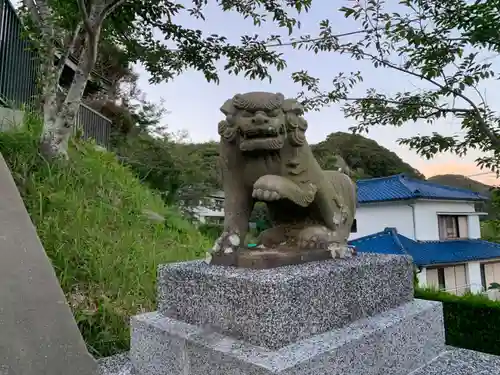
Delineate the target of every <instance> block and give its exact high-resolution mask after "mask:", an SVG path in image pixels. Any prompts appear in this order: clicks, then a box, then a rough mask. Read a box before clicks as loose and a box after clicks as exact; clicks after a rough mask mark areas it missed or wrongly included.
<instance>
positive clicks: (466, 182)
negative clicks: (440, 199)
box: [428, 174, 500, 219]
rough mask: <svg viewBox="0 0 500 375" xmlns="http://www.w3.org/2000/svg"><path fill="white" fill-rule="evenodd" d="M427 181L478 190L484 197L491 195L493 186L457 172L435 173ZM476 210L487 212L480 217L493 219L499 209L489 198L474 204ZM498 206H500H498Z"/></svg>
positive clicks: (498, 212)
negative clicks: (486, 214)
mask: <svg viewBox="0 0 500 375" xmlns="http://www.w3.org/2000/svg"><path fill="white" fill-rule="evenodd" d="M428 181H431V182H435V183H438V184H441V185H447V186H452V187H457V188H461V189H467V190H472V191H475V192H478V193H480V194H482V195H484V196H485V197H488V198H490V197H491V195H492V189H493V186H490V185H486V184H483V183H481V182H479V181H476V180H473V179H471V178H468V177H466V176H462V175H457V174H444V175H437V176H432V177H429V178H428ZM475 207H476V211H477V212H487V213H488V216H487V217H483V216H481V217H480V219H486V218H487V219H495V218H497V217H498V215H499V214H500V211H499V210H498V208H497V207H495V206H494V205H493V204H492V201H491V200H488V201H486V202H478V203H476V204H475ZM499 208H500V207H499Z"/></svg>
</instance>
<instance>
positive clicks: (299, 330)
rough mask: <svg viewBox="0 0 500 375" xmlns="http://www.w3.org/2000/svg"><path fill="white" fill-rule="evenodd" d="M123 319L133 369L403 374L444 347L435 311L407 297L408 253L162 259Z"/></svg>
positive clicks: (192, 373)
mask: <svg viewBox="0 0 500 375" xmlns="http://www.w3.org/2000/svg"><path fill="white" fill-rule="evenodd" d="M158 285H159V286H158V288H159V295H158V311H157V312H153V313H148V314H143V315H139V316H136V317H134V318H133V319H132V322H131V331H132V338H131V350H130V360H131V363H132V365H133V368H134V369H135V370H134V371H136V372H137V374H139V375H180V374H182V375H198V374H200V375H201V374H203V375H212V374H213V375H215V374H225V375H233V374H234V375H236V374H238V375H261V374H262V375H265V374H266V375H267V374H283V375H285V374H286V375H306V374H307V375H313V374H314V375H321V374H325V375H326V374H329V375H333V374H339V375H340V374H343V375H346V374H352V375H359V374H363V375H371V374H373V375H379V374H380V375H381V374H384V375H393V374H394V375H399V374H401V375H406V374H408V373H410V372H411V371H414V370H416V369H418V368H420V367H422V366H424V365H425V364H426V363H428V362H430V361H432V360H433V359H434V358H436V357H437V356H439V355H440V354H441V353H442V352H444V350H445V346H444V326H443V317H442V307H441V304H440V303H438V302H430V301H421V300H414V299H413V267H412V262H411V259H410V258H409V257H404V256H391V255H368V254H360V255H358V256H357V257H355V258H352V259H345V260H329V261H322V262H313V263H307V264H302V265H297V266H286V267H280V268H275V269H266V270H250V269H240V268H232V267H220V266H208V265H206V264H204V263H202V262H184V263H176V264H170V265H165V266H162V267H161V268H160V271H159V283H158Z"/></svg>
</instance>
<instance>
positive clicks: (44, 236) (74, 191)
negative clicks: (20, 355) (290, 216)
mask: <svg viewBox="0 0 500 375" xmlns="http://www.w3.org/2000/svg"><path fill="white" fill-rule="evenodd" d="M28 120H30V121H28V124H27V126H26V127H25V128H23V129H21V130H16V131H11V132H7V133H0V152H1V153H2V154H3V156H4V158H5V159H6V161H7V163H8V165H9V167H10V169H11V171H12V174H13V176H14V179H15V181H16V183H17V186H18V188H19V190H20V192H21V195H22V197H23V199H24V203H25V206H26V208H27V210H28V212H29V214H30V216H31V219H32V221H33V222H34V224H35V226H36V228H37V232H38V235H39V237H40V239H41V241H42V243H43V246H44V248H45V251H46V252H47V255H48V256H49V257H50V259H51V261H52V264H53V266H54V268H55V270H56V273H57V276H58V278H59V282H60V284H61V287H62V289H63V290H64V292H65V294H66V297H67V299H68V301H69V303H70V305H71V307H72V309H73V313H74V316H75V319H76V321H77V323H78V326H79V328H80V330H81V332H82V334H83V337H84V339H85V341H86V343H87V345H88V348H89V350H90V352H91V353H92V354H93V355H95V356H96V357H102V356H108V355H112V354H114V353H117V352H120V351H124V350H127V349H128V345H129V339H130V336H129V329H128V322H129V317H130V316H131V315H135V314H137V313H141V312H145V311H153V310H155V299H156V287H155V283H156V269H157V266H158V265H159V264H161V263H166V262H171V261H178V260H187V259H193V258H195V257H198V256H200V255H202V253H204V250H205V249H206V247H207V246H208V245H209V242H208V241H207V239H206V238H204V237H203V236H202V235H201V234H200V233H199V232H198V231H197V230H196V228H195V227H194V226H192V225H190V224H189V223H187V222H186V221H185V220H184V219H183V218H182V217H181V216H180V215H179V213H178V212H177V210H176V209H174V208H172V207H166V206H165V205H164V203H163V201H162V199H161V198H160V197H159V196H158V195H156V194H154V193H153V192H151V191H150V190H149V189H148V188H147V187H146V186H145V185H143V184H141V183H140V181H139V180H138V179H137V178H135V177H134V175H133V173H132V172H131V171H130V170H129V169H128V168H126V167H124V166H122V165H121V164H120V163H119V162H118V161H117V160H116V157H115V155H114V154H112V153H109V152H101V151H97V150H96V149H95V147H94V145H92V144H91V143H80V142H75V143H73V144H72V146H71V148H70V159H69V160H68V161H63V162H52V163H48V162H47V161H46V160H44V159H43V158H42V157H41V156H40V155H39V154H38V152H37V150H38V139H39V131H38V130H39V126H38V125H37V123H36V121H32V120H33V119H28ZM163 219H164V220H163Z"/></svg>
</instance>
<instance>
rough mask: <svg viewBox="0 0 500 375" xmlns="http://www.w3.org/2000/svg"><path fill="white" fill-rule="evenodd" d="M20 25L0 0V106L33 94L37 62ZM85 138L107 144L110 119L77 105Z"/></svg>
mask: <svg viewBox="0 0 500 375" xmlns="http://www.w3.org/2000/svg"><path fill="white" fill-rule="evenodd" d="M22 32H23V25H22V23H21V20H20V19H19V17H18V15H17V12H16V10H15V9H14V7H13V6H12V4H11V3H10V1H9V0H0V105H1V106H5V107H11V108H14V109H19V108H21V107H22V106H23V105H26V104H30V103H32V101H33V99H34V98H35V96H36V94H37V75H38V72H39V69H40V62H39V59H38V55H37V53H36V52H35V51H33V50H31V49H30V43H29V41H28V40H26V39H25V38H24V37H23V35H22ZM75 124H76V127H78V128H81V129H82V130H83V137H84V138H85V139H89V138H92V139H94V140H95V141H96V143H97V144H99V145H100V146H103V147H106V148H107V147H108V146H109V138H110V133H111V124H112V122H111V120H109V119H108V118H106V117H105V116H103V115H101V114H100V113H99V112H96V111H94V110H93V109H91V108H89V107H88V106H86V105H84V104H81V106H80V109H79V111H78V114H77V118H76V121H75Z"/></svg>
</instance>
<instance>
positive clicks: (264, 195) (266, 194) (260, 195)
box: [252, 188, 282, 202]
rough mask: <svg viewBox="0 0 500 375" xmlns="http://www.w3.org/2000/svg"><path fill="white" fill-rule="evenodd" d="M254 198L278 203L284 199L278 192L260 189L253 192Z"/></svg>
mask: <svg viewBox="0 0 500 375" xmlns="http://www.w3.org/2000/svg"><path fill="white" fill-rule="evenodd" d="M252 197H253V198H255V199H257V200H259V201H264V202H271V201H277V200H278V199H281V198H282V197H281V195H280V193H278V192H277V191H272V190H268V189H258V188H257V189H254V190H253V192H252Z"/></svg>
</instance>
